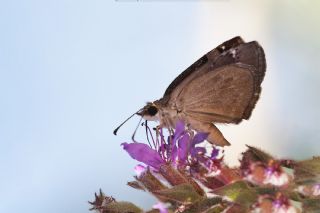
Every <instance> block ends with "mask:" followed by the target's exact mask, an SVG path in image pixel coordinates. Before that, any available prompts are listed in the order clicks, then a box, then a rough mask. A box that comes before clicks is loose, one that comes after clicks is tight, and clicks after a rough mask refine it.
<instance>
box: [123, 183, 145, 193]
mask: <svg viewBox="0 0 320 213" xmlns="http://www.w3.org/2000/svg"><path fill="white" fill-rule="evenodd" d="M127 185H128V186H130V187H132V188H134V189H138V190H142V191H145V190H146V188H145V187H144V186H143V184H142V183H140V182H139V181H130V182H128V183H127Z"/></svg>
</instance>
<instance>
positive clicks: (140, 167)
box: [134, 164, 147, 177]
mask: <svg viewBox="0 0 320 213" xmlns="http://www.w3.org/2000/svg"><path fill="white" fill-rule="evenodd" d="M146 169H147V168H146V167H145V166H143V165H141V164H138V165H136V166H135V167H134V171H135V172H136V174H137V176H138V177H140V176H141V174H143V173H144V172H145V171H146Z"/></svg>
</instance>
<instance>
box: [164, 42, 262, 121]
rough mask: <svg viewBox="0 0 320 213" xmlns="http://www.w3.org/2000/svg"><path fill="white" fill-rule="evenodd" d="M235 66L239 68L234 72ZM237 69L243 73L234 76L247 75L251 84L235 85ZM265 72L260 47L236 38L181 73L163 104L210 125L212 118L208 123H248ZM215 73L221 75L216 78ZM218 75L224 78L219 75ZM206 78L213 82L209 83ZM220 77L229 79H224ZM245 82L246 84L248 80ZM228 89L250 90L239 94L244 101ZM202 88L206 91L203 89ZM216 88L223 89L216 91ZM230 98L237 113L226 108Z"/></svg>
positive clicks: (167, 92)
mask: <svg viewBox="0 0 320 213" xmlns="http://www.w3.org/2000/svg"><path fill="white" fill-rule="evenodd" d="M229 65H233V66H231V67H230V68H224V69H223V70H221V69H219V68H221V67H227V66H229ZM235 66H238V67H237V68H234V67H235ZM239 69H240V70H242V71H240V72H237V74H238V73H247V74H246V76H247V77H248V76H251V77H250V78H251V81H250V83H249V82H247V83H246V84H245V83H243V82H241V81H238V80H237V79H238V77H239V76H237V75H236V74H235V75H234V76H232V75H233V74H232V73H233V72H234V70H239ZM265 70H266V63H265V55H264V51H263V49H262V47H261V46H260V45H259V44H258V43H257V42H255V41H252V42H248V43H244V42H243V40H242V39H241V38H240V37H235V38H233V39H231V40H229V41H226V42H224V43H223V44H221V45H219V46H218V47H217V48H215V49H213V50H212V51H210V52H209V53H207V54H206V55H204V56H203V57H202V58H200V59H199V60H198V61H197V62H196V63H194V64H193V65H192V66H190V67H189V68H188V69H187V70H186V71H184V72H183V73H181V74H180V75H179V76H178V77H177V78H176V79H175V80H174V81H173V82H172V83H171V84H170V86H169V87H168V89H167V90H166V92H165V95H164V97H163V104H164V105H166V106H169V107H170V106H172V105H179V107H182V108H185V109H188V112H186V111H184V112H185V113H189V114H190V116H191V115H192V116H197V117H198V118H201V119H205V120H206V121H209V120H210V119H211V117H212V115H213V114H215V116H214V119H212V120H211V122H220V123H239V122H240V121H241V120H242V119H249V117H250V115H251V112H252V110H253V108H254V106H255V104H256V102H257V100H258V99H259V95H260V91H261V86H260V85H261V82H262V80H263V78H264V74H265ZM245 71H246V72H245ZM218 72H220V74H217V73H218ZM228 72H230V73H228ZM221 73H224V74H223V75H222V74H221ZM208 76H211V77H212V78H210V80H209V79H208ZM223 76H228V77H226V78H225V77H223ZM248 78H249V77H248ZM242 80H244V79H242ZM247 81H249V80H248V79H247ZM191 85H192V86H191ZM230 85H233V87H234V88H237V87H238V89H239V88H241V89H243V90H244V89H247V90H249V87H250V91H251V93H252V94H251V95H249V93H248V92H245V93H241V94H245V97H240V96H237V95H236V94H237V92H236V91H230V90H231V89H230V88H229V89H226V88H228V87H229V86H230ZM246 85H247V86H246ZM199 86H201V87H202V89H201V91H199V90H195V89H193V88H197V87H199ZM204 86H206V87H208V88H209V89H208V90H207V89H205V88H204ZM247 87H248V88H247ZM187 88H189V89H187ZM219 88H222V89H220V90H219ZM191 90H192V91H191ZM186 91H188V92H186ZM188 93H189V94H188ZM239 94H240V93H239ZM239 94H238V95H239ZM232 95H235V97H237V100H238V102H239V103H238V104H239V105H241V107H240V108H239V109H237V110H236V108H234V109H231V106H229V105H230V104H231V105H232V104H233V103H232V102H231V100H230V99H232V97H231V96H232ZM227 101H229V102H227ZM234 101H236V100H234ZM240 102H241V103H240ZM200 105H201V106H200ZM217 108H220V109H221V110H222V109H226V110H225V111H224V113H222V114H221V111H219V110H218V109H217ZM208 110H209V111H208ZM232 110H236V111H232ZM240 115H241V116H240Z"/></svg>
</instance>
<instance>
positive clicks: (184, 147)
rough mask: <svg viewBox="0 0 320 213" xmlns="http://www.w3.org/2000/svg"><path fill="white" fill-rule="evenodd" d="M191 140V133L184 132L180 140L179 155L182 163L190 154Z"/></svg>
mask: <svg viewBox="0 0 320 213" xmlns="http://www.w3.org/2000/svg"><path fill="white" fill-rule="evenodd" d="M189 142H190V136H189V134H184V135H183V136H182V138H180V139H179V140H178V147H179V149H178V157H179V161H180V162H181V163H183V162H185V161H186V160H187V158H188V154H189Z"/></svg>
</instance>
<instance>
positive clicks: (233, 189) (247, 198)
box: [213, 181, 258, 207]
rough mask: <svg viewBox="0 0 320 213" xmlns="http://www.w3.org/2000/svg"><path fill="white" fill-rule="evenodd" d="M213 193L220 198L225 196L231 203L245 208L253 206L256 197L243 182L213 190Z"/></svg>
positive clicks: (253, 191)
mask: <svg viewBox="0 0 320 213" xmlns="http://www.w3.org/2000/svg"><path fill="white" fill-rule="evenodd" d="M213 193H215V194H217V195H220V196H226V197H228V198H229V199H231V200H232V201H233V202H236V203H239V204H241V205H243V206H245V207H249V206H250V205H251V204H253V203H254V202H255V201H256V199H257V197H258V194H257V193H256V192H255V190H253V189H252V188H250V187H249V186H248V184H247V183H246V182H245V181H237V182H234V183H231V184H228V185H225V186H223V187H220V188H218V189H216V190H214V191H213Z"/></svg>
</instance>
